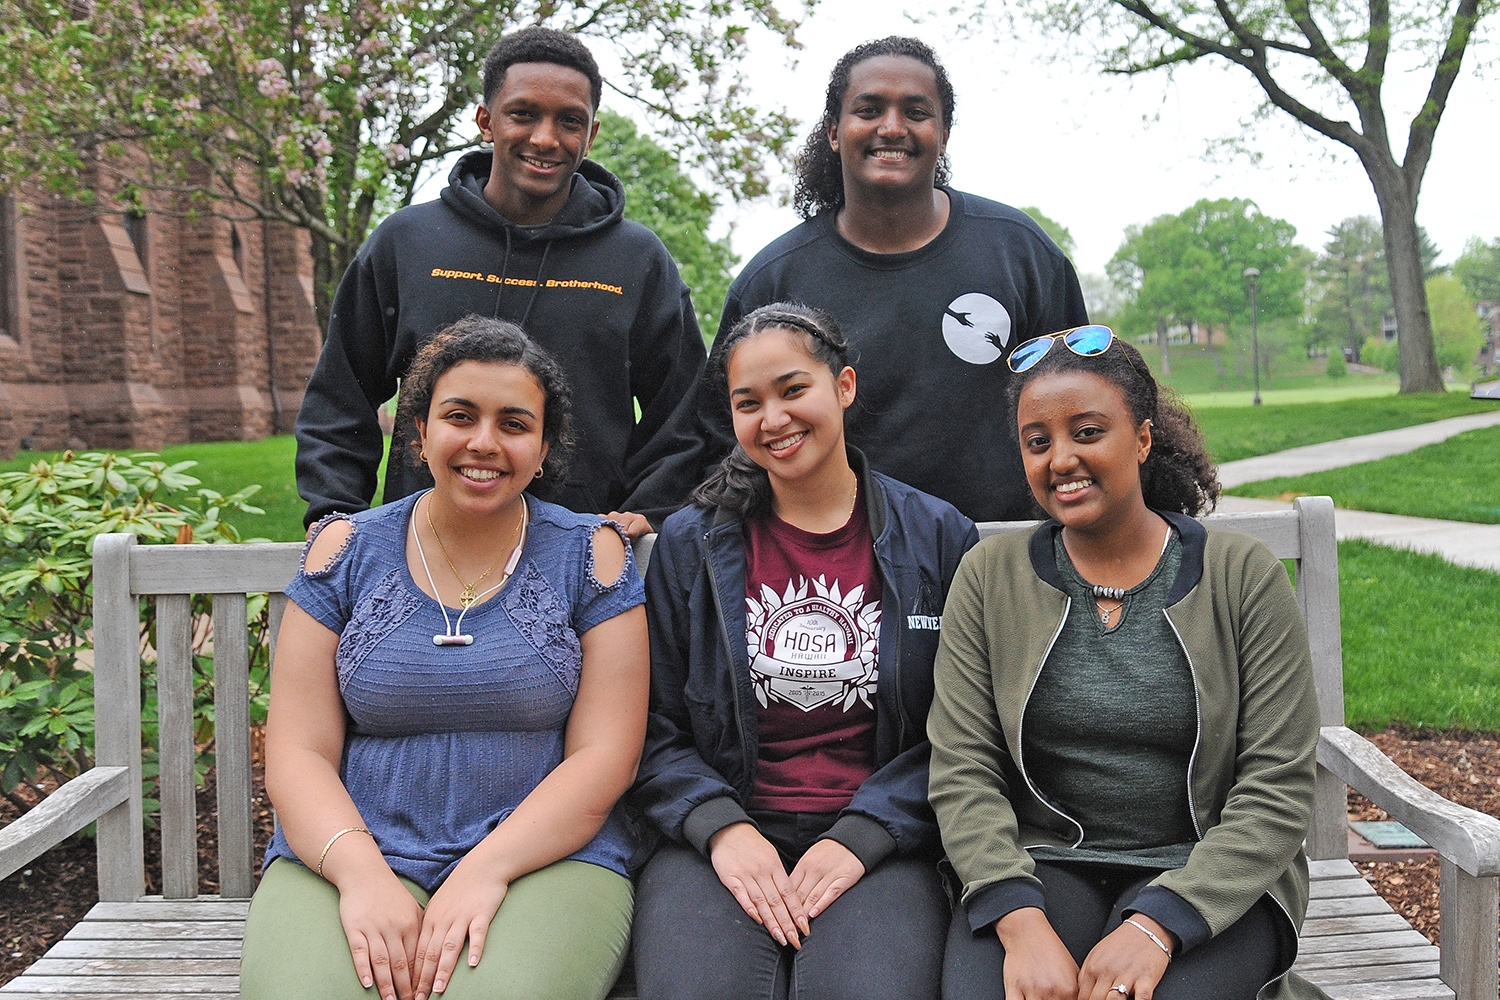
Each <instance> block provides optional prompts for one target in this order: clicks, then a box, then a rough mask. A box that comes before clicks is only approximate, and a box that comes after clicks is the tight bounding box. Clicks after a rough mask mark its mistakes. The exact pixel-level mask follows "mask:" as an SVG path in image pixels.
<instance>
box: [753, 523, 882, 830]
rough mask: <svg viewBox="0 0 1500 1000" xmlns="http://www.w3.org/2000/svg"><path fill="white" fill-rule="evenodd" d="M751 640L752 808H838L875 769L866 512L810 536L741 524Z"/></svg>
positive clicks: (872, 592) (876, 580) (875, 630)
mask: <svg viewBox="0 0 1500 1000" xmlns="http://www.w3.org/2000/svg"><path fill="white" fill-rule="evenodd" d="M745 562H746V565H745V639H746V644H747V645H748V647H749V653H750V677H751V680H752V682H753V684H754V687H755V698H756V702H757V707H758V712H757V716H758V718H759V720H760V763H759V766H758V767H757V769H756V774H755V788H754V789H753V790H752V791H751V793H750V801H749V802H748V803H747V805H748V807H749V808H751V809H779V810H782V811H785V812H812V813H822V812H836V811H837V810H839V809H842V808H844V807H845V806H847V805H848V804H849V800H850V799H852V798H853V797H854V793H855V791H857V790H858V788H859V786H860V784H861V783H862V782H863V781H864V780H865V779H866V778H868V777H869V776H870V774H871V773H872V772H873V771H874V770H875V763H874V761H875V680H876V677H877V672H878V669H879V668H878V665H877V660H876V656H875V654H876V647H877V645H878V643H879V640H880V593H881V586H880V571H879V569H878V568H877V567H876V565H875V548H874V540H873V539H872V538H871V536H870V522H869V519H868V518H867V517H866V516H865V509H864V505H863V504H858V505H856V509H855V511H854V515H853V516H852V517H851V518H850V519H849V523H848V524H846V525H844V526H843V527H842V528H840V529H838V530H837V531H831V532H829V533H827V534H823V535H820V534H814V533H813V532H810V531H803V530H802V529H801V528H798V527H795V526H793V525H791V524H788V523H787V522H785V521H783V520H781V519H780V518H778V517H776V516H775V515H772V516H771V517H768V518H764V519H756V520H751V521H747V522H746V524H745Z"/></svg>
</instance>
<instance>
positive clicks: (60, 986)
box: [0, 976, 240, 997]
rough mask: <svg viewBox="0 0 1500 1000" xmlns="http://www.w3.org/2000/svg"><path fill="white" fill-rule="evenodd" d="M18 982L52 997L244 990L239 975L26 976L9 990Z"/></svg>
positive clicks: (0, 993) (154, 994)
mask: <svg viewBox="0 0 1500 1000" xmlns="http://www.w3.org/2000/svg"><path fill="white" fill-rule="evenodd" d="M15 983H24V984H25V987H26V990H27V992H29V993H38V994H42V995H46V996H52V997H56V996H57V995H58V994H64V995H67V996H88V995H90V994H93V993H120V994H125V995H132V994H133V995H134V996H136V997H141V996H143V995H144V996H152V997H155V996H159V995H160V994H162V993H186V994H188V995H202V994H206V993H209V994H224V993H232V994H235V995H238V994H239V992H240V977H239V976H23V977H22V978H20V979H16V980H12V982H10V983H7V984H6V990H9V988H10V987H11V986H12V985H14V984H15ZM0 995H6V996H7V997H8V993H6V992H5V991H0Z"/></svg>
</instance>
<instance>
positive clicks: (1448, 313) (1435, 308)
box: [1427, 274, 1484, 375]
mask: <svg viewBox="0 0 1500 1000" xmlns="http://www.w3.org/2000/svg"><path fill="white" fill-rule="evenodd" d="M1427 301H1428V302H1429V303H1430V304H1431V307H1432V335H1433V340H1434V341H1435V343H1436V346H1437V356H1438V364H1440V365H1442V366H1443V367H1444V368H1452V369H1453V370H1454V372H1455V373H1457V374H1460V375H1461V374H1466V373H1467V372H1468V371H1469V370H1470V368H1471V366H1472V365H1473V364H1474V359H1475V357H1477V356H1478V354H1479V347H1480V345H1481V344H1483V343H1484V326H1483V325H1482V324H1481V322H1480V319H1479V313H1478V311H1477V310H1475V308H1474V300H1473V298H1471V297H1470V296H1469V293H1468V291H1467V290H1466V289H1465V288H1464V286H1463V283H1462V282H1461V281H1459V279H1457V278H1455V277H1453V276H1451V275H1446V274H1440V275H1438V276H1436V277H1434V278H1430V279H1429V280H1428V282H1427Z"/></svg>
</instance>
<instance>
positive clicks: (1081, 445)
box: [1016, 371, 1151, 532]
mask: <svg viewBox="0 0 1500 1000" xmlns="http://www.w3.org/2000/svg"><path fill="white" fill-rule="evenodd" d="M1016 424H1017V426H1018V427H1019V429H1020V438H1021V460H1022V462H1023V464H1024V465H1025V467H1026V481H1027V483H1029V484H1030V486H1031V492H1032V495H1033V496H1035V497H1036V499H1037V503H1039V504H1041V505H1042V509H1043V510H1045V511H1046V512H1047V513H1048V514H1050V515H1052V516H1053V517H1055V518H1057V520H1059V521H1061V522H1062V523H1063V525H1064V526H1066V527H1068V528H1072V529H1074V530H1076V531H1080V532H1091V531H1093V530H1096V529H1102V530H1108V529H1109V528H1110V527H1111V526H1113V525H1118V524H1123V523H1127V522H1128V519H1129V518H1130V517H1132V516H1134V515H1136V514H1139V513H1140V512H1143V511H1144V510H1145V508H1146V503H1145V501H1144V500H1143V499H1142V497H1141V474H1140V466H1141V463H1142V462H1144V461H1145V460H1146V456H1147V455H1149V454H1150V453H1151V422H1150V421H1149V420H1146V421H1142V422H1141V423H1140V424H1139V425H1137V424H1136V422H1135V417H1134V415H1133V414H1132V413H1131V412H1130V407H1129V406H1127V405H1126V403H1125V394H1124V393H1123V392H1121V391H1120V388H1119V387H1118V386H1116V385H1115V384H1114V383H1113V382H1111V381H1110V380H1109V379H1106V378H1103V377H1101V376H1099V375H1093V374H1090V373H1088V372H1082V371H1060V372H1056V373H1053V374H1047V375H1039V376H1037V377H1036V378H1034V379H1032V380H1031V381H1030V382H1029V383H1027V385H1026V388H1024V389H1023V390H1021V397H1020V399H1019V401H1018V403H1017V407H1016Z"/></svg>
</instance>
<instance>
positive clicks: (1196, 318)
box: [1109, 198, 1307, 374]
mask: <svg viewBox="0 0 1500 1000" xmlns="http://www.w3.org/2000/svg"><path fill="white" fill-rule="evenodd" d="M1296 235H1297V230H1296V227H1295V226H1293V225H1292V224H1291V223H1290V222H1287V221H1286V220H1284V219H1277V218H1274V217H1272V216H1269V215H1265V214H1263V213H1262V212H1261V211H1260V209H1259V208H1258V207H1257V206H1256V204H1255V203H1254V202H1253V201H1249V200H1248V199H1244V198H1218V199H1209V198H1204V199H1202V200H1200V201H1198V202H1195V203H1194V204H1193V205H1191V206H1189V207H1188V208H1186V209H1184V210H1183V211H1182V212H1180V213H1179V214H1177V215H1175V216H1174V215H1163V216H1158V217H1157V218H1156V219H1153V220H1152V221H1151V222H1150V223H1147V224H1146V225H1145V226H1139V227H1137V226H1132V227H1130V228H1129V229H1127V230H1126V231H1125V241H1124V242H1123V243H1122V244H1121V245H1120V249H1119V250H1117V251H1116V252H1115V256H1114V258H1113V259H1112V260H1111V261H1110V264H1109V268H1110V275H1111V277H1113V278H1114V279H1115V281H1116V284H1117V285H1118V286H1119V287H1121V288H1122V289H1124V290H1126V291H1127V294H1132V293H1133V295H1132V304H1131V306H1129V307H1127V316H1128V317H1131V318H1132V319H1133V321H1134V322H1135V323H1137V324H1141V323H1146V322H1149V323H1151V324H1154V326H1155V329H1156V332H1157V335H1158V337H1159V339H1160V340H1161V343H1162V350H1163V357H1164V359H1165V352H1166V339H1167V329H1168V327H1169V326H1171V325H1174V324H1180V323H1202V324H1205V325H1207V326H1222V327H1224V329H1225V330H1226V332H1227V333H1228V334H1229V336H1230V337H1231V338H1234V337H1236V334H1237V330H1243V329H1244V328H1245V327H1246V326H1248V323H1249V320H1250V300H1249V297H1248V295H1247V294H1246V287H1245V279H1244V277H1243V273H1244V270H1245V269H1246V268H1248V267H1253V268H1256V269H1257V270H1259V271H1260V277H1259V278H1258V279H1257V285H1256V299H1257V307H1258V308H1257V312H1258V315H1259V317H1260V319H1261V321H1262V322H1266V321H1269V320H1276V319H1289V318H1292V317H1295V316H1298V315H1300V314H1301V312H1302V307H1303V291H1304V288H1305V286H1306V282H1307V279H1306V271H1305V265H1304V261H1303V252H1302V251H1300V248H1299V247H1297V246H1296V244H1295V243H1293V242H1292V241H1293V238H1294V237H1295V236H1296ZM1236 324H1239V325H1238V328H1237V326H1236ZM1128 327H1129V324H1127V328H1128ZM1263 356H1268V355H1263ZM1164 374H1165V372H1164Z"/></svg>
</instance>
